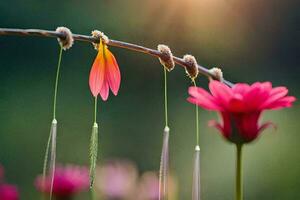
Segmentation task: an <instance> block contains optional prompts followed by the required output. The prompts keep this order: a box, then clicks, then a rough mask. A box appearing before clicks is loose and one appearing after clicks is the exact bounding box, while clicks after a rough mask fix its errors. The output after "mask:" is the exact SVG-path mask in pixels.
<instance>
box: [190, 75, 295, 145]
mask: <svg viewBox="0 0 300 200" xmlns="http://www.w3.org/2000/svg"><path fill="white" fill-rule="evenodd" d="M209 89H210V92H211V94H210V93H208V92H207V91H205V90H204V89H202V88H199V87H190V88H189V94H190V97H189V98H188V101H189V102H191V103H193V104H196V105H198V106H201V107H202V108H204V109H207V110H214V111H218V112H219V113H220V114H221V117H222V121H223V123H217V122H216V121H211V122H210V125H211V126H215V127H216V128H217V129H219V130H220V131H221V133H222V135H223V136H224V137H225V138H226V139H228V140H229V141H231V142H234V143H247V142H251V141H253V140H254V139H255V138H257V136H258V135H259V133H260V132H261V131H262V130H264V129H265V128H267V127H268V126H269V125H271V123H270V122H268V123H264V124H261V125H259V123H258V120H259V117H260V115H261V113H262V112H263V111H264V110H275V109H280V108H285V107H290V106H292V103H293V102H294V101H295V100H296V99H295V97H293V96H287V94H288V89H287V88H286V87H275V88H273V87H272V84H271V83H270V82H263V83H260V82H256V83H254V84H252V85H248V84H245V83H238V84H235V85H234V86H233V87H232V88H230V87H228V86H227V85H225V84H223V83H221V82H219V81H211V82H210V83H209Z"/></svg>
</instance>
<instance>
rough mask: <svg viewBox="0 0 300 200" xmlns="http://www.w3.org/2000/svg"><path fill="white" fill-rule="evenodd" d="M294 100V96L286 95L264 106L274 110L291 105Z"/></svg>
mask: <svg viewBox="0 0 300 200" xmlns="http://www.w3.org/2000/svg"><path fill="white" fill-rule="evenodd" d="M294 101H296V98H295V97H293V96H287V97H284V98H281V99H279V100H277V101H275V102H273V103H271V104H269V105H268V106H266V107H265V109H270V110H275V109H280V108H285V107H291V106H292V103H293V102H294Z"/></svg>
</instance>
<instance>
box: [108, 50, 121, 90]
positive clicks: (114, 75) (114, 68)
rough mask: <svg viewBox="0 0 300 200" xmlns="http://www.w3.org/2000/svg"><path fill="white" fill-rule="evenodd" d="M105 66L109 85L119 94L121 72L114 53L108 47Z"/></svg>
mask: <svg viewBox="0 0 300 200" xmlns="http://www.w3.org/2000/svg"><path fill="white" fill-rule="evenodd" d="M105 68H106V79H107V81H108V84H109V87H110V89H111V91H112V92H113V94H114V95H117V94H118V91H119V88H120V83H121V73H120V69H119V66H118V63H117V61H116V59H115V57H114V55H113V54H112V53H111V52H110V51H109V50H108V49H107V48H105Z"/></svg>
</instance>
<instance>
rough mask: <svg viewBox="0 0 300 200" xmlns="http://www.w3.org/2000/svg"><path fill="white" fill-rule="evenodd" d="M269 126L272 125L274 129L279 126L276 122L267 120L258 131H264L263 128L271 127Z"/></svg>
mask: <svg viewBox="0 0 300 200" xmlns="http://www.w3.org/2000/svg"><path fill="white" fill-rule="evenodd" d="M269 127H272V128H273V129H274V130H276V129H277V126H276V125H275V124H274V123H272V122H266V123H263V124H262V125H261V126H260V127H259V129H258V132H259V133H260V132H262V131H263V130H265V129H267V128H269Z"/></svg>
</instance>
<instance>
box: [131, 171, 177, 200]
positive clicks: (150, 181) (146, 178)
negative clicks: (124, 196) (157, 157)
mask: <svg viewBox="0 0 300 200" xmlns="http://www.w3.org/2000/svg"><path fill="white" fill-rule="evenodd" d="M168 183H169V184H168V189H167V192H168V199H172V200H176V199H178V197H177V196H178V183H177V179H176V177H174V176H172V175H170V176H168ZM134 199H138V200H158V199H159V177H158V175H157V173H155V172H151V171H148V172H145V173H144V174H143V175H142V177H141V178H140V183H139V186H138V190H137V198H134Z"/></svg>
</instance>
